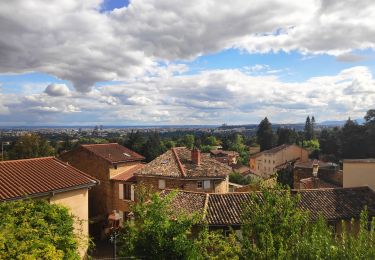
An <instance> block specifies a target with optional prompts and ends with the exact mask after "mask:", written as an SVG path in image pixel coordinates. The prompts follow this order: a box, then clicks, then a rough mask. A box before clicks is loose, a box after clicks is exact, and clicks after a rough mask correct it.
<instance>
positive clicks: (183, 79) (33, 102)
mask: <svg viewBox="0 0 375 260" xmlns="http://www.w3.org/2000/svg"><path fill="white" fill-rule="evenodd" d="M7 95H10V94H2V96H0V98H2V99H3V100H9V101H8V103H7V104H6V107H7V110H8V111H9V113H8V115H9V118H8V117H6V114H3V115H0V120H4V118H8V119H9V120H10V115H12V120H13V121H14V120H15V119H17V120H19V121H20V122H29V121H35V122H41V121H42V122H44V121H43V120H47V119H48V120H50V121H48V122H53V119H54V118H57V117H56V115H58V116H59V117H61V116H65V117H66V118H70V119H66V120H67V121H65V122H67V123H70V124H79V123H80V121H78V122H77V121H74V120H77V118H76V115H77V114H81V117H80V118H79V120H82V117H83V116H82V115H90V118H91V119H90V120H91V121H94V122H102V123H107V124H134V123H137V124H153V123H154V124H164V123H165V124H207V123H211V124H217V123H218V122H223V123H224V122H227V123H257V122H258V121H259V120H260V119H261V118H263V117H264V116H271V118H270V119H271V120H272V121H274V122H291V120H292V121H294V122H302V121H303V120H304V119H305V117H306V114H315V115H316V116H317V119H318V120H319V121H320V120H321V121H323V120H328V119H329V120H336V119H337V120H343V119H346V118H348V117H349V116H351V117H354V118H356V117H362V116H363V115H364V113H365V111H366V110H367V109H368V108H370V107H372V106H373V104H374V103H375V80H374V77H373V75H372V73H371V72H370V71H369V69H368V68H367V67H363V66H357V67H352V68H349V69H345V70H342V71H341V72H339V73H337V74H336V75H333V76H320V77H312V78H309V79H307V80H305V81H298V82H284V81H282V80H281V79H280V78H279V77H278V76H276V75H273V74H267V73H266V74H265V75H251V74H248V73H246V72H243V71H241V70H239V69H228V70H209V71H203V72H201V73H199V74H196V75H175V76H172V77H168V78H162V77H158V78H147V79H144V80H138V81H135V82H129V83H127V84H123V85H107V86H103V87H95V88H94V89H93V90H92V91H91V92H89V93H87V94H80V93H71V95H70V96H48V95H47V94H46V93H39V94H25V95H24V96H19V97H18V99H14V100H13V101H11V100H12V99H10V96H7ZM322 111H324V113H322ZM76 112H79V113H76ZM291 114H293V118H292V119H291V117H290V115H291ZM53 116H54V117H53ZM22 120H24V121H22ZM51 120H52V121H51ZM84 120H86V118H84ZM19 124H21V123H19Z"/></svg>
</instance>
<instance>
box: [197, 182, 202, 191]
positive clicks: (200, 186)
mask: <svg viewBox="0 0 375 260" xmlns="http://www.w3.org/2000/svg"><path fill="white" fill-rule="evenodd" d="M197 187H198V189H202V188H203V181H198V182H197Z"/></svg>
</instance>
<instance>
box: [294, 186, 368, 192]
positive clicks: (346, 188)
mask: <svg viewBox="0 0 375 260" xmlns="http://www.w3.org/2000/svg"><path fill="white" fill-rule="evenodd" d="M354 189H355V190H360V189H370V190H371V191H373V190H372V189H371V188H370V187H369V186H367V185H365V186H357V187H335V188H314V189H303V190H299V189H292V190H291V191H294V192H304V191H311V192H312V191H327V190H354ZM374 192H375V191H374Z"/></svg>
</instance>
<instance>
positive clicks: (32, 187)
mask: <svg viewBox="0 0 375 260" xmlns="http://www.w3.org/2000/svg"><path fill="white" fill-rule="evenodd" d="M98 183H99V181H98V180H96V179H95V178H93V177H91V176H89V175H88V174H86V173H84V172H81V171H80V170H78V169H76V168H74V167H73V166H70V165H68V164H66V163H64V162H62V161H60V160H58V159H56V158H55V157H43V158H34V159H24V160H14V161H3V162H0V201H1V200H12V199H20V198H23V197H28V196H30V197H33V196H38V195H42V194H44V193H49V192H59V191H63V190H73V189H75V188H80V187H82V188H83V187H90V186H94V185H96V184H98Z"/></svg>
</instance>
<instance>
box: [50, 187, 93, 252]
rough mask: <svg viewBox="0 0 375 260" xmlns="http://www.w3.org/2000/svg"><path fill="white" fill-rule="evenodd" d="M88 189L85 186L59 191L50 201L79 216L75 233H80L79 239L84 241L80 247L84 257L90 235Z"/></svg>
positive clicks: (75, 225)
mask: <svg viewBox="0 0 375 260" xmlns="http://www.w3.org/2000/svg"><path fill="white" fill-rule="evenodd" d="M88 197H89V193H88V189H87V188H83V189H79V190H73V191H67V192H62V193H57V194H55V195H54V196H53V197H51V198H50V203H55V204H59V205H62V206H65V207H67V208H68V209H69V210H70V212H71V214H72V215H73V216H75V217H77V218H78V219H79V220H81V221H78V220H76V221H75V223H74V229H75V233H76V234H77V235H79V238H80V239H79V241H81V242H82V244H81V245H80V248H79V253H80V255H81V256H82V257H83V256H84V255H85V254H86V251H87V246H88V244H87V242H88V240H87V239H88V237H89V229H88V217H89V212H88Z"/></svg>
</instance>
